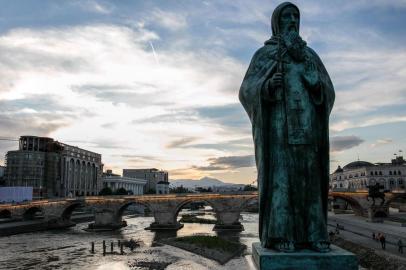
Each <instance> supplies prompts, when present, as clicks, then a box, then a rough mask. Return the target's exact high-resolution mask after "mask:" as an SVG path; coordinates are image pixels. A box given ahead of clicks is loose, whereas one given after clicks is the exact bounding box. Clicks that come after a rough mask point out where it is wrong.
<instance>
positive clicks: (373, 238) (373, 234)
mask: <svg viewBox="0 0 406 270" xmlns="http://www.w3.org/2000/svg"><path fill="white" fill-rule="evenodd" d="M372 240H375V233H374V232H372Z"/></svg>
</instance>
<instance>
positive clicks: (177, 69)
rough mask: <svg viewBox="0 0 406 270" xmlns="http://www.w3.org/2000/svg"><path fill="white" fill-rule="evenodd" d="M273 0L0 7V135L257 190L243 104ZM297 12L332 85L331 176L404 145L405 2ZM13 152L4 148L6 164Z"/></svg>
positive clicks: (4, 144)
mask: <svg viewBox="0 0 406 270" xmlns="http://www.w3.org/2000/svg"><path fill="white" fill-rule="evenodd" d="M280 2H281V1H265V0H258V1H253V0H250V1H246V0H233V1H228V0H227V1H226V0H223V1H221V0H203V1H199V0H176V1H175V0H174V1H167V0H162V1H157V0H151V1H140V0H132V1H130V0H122V1H113V0H111V1H96V0H71V1H47V0H36V1H34V0H25V1H22V0H20V1H16V0H1V7H2V8H1V9H0V114H1V115H0V127H1V129H0V137H1V138H18V137H19V136H20V135H23V134H26V135H37V136H50V137H53V138H55V139H57V140H59V141H62V142H66V143H69V144H72V145H77V146H79V147H82V148H85V149H89V150H92V151H95V152H98V153H101V154H102V155H103V162H104V164H105V168H110V169H113V170H114V171H115V172H117V173H121V170H122V169H123V168H144V167H157V168H161V169H165V170H169V172H170V178H171V179H181V178H192V179H198V178H201V177H203V176H211V177H215V178H218V179H221V180H224V181H226V182H235V183H249V182H252V181H253V180H254V179H255V177H256V176H255V173H256V170H255V167H253V165H254V162H253V144H252V138H251V131H250V123H249V120H248V117H247V116H246V114H245V112H244V110H243V108H242V106H241V105H240V104H239V101H238V97H237V96H238V90H239V86H240V84H241V81H242V78H243V76H244V73H245V71H246V69H247V67H248V64H249V61H250V59H251V56H252V55H253V53H254V52H255V51H256V50H257V49H258V48H259V47H261V46H262V44H263V42H264V41H265V40H266V39H268V38H269V37H270V19H269V18H270V15H271V14H272V11H273V9H274V8H275V7H276V6H277V4H279V3H280ZM295 3H297V5H298V6H299V8H300V9H301V17H302V20H301V35H302V36H303V38H304V39H305V40H306V41H307V43H308V45H309V46H310V47H312V48H313V49H315V50H316V52H317V53H318V54H319V55H320V57H321V58H322V60H323V61H324V63H325V66H326V68H327V70H328V71H329V74H330V76H331V78H332V80H333V83H334V86H335V90H336V103H335V107H334V109H333V112H332V116H331V124H330V136H331V151H332V152H331V169H335V168H336V167H337V165H339V164H340V165H345V164H346V163H348V162H351V161H354V160H356V159H358V157H359V158H360V159H361V160H367V161H370V162H379V161H389V160H390V159H391V158H393V154H394V153H397V152H398V150H400V149H401V150H406V136H405V135H406V106H405V105H406V45H405V44H406V28H405V27H404V26H405V25H406V1H405V0H392V1H384V0H369V1H366V0H356V1H353V0H348V1H343V0H333V1H322V0H307V1H296V2H295ZM16 147H17V143H16V142H13V141H4V140H0V156H1V159H0V163H4V155H5V153H6V152H7V151H8V150H12V149H16Z"/></svg>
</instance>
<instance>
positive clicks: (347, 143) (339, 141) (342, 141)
mask: <svg viewBox="0 0 406 270" xmlns="http://www.w3.org/2000/svg"><path fill="white" fill-rule="evenodd" d="M363 142H364V140H363V139H361V138H359V137H357V136H354V135H353V136H335V137H331V138H330V148H331V149H330V150H331V151H332V152H341V151H344V150H347V149H350V148H353V147H355V146H358V145H360V144H361V143H363Z"/></svg>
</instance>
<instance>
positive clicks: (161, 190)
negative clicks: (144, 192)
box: [156, 181, 169, 194]
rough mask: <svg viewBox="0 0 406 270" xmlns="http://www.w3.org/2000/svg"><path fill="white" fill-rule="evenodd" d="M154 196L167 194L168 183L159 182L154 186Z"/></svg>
mask: <svg viewBox="0 0 406 270" xmlns="http://www.w3.org/2000/svg"><path fill="white" fill-rule="evenodd" d="M156 194H169V182H168V181H166V182H165V181H159V182H158V183H157V184H156Z"/></svg>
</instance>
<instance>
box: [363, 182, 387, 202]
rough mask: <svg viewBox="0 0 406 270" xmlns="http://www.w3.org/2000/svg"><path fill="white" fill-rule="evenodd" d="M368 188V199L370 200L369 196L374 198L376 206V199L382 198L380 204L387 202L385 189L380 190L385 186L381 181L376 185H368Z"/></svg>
mask: <svg viewBox="0 0 406 270" xmlns="http://www.w3.org/2000/svg"><path fill="white" fill-rule="evenodd" d="M367 188H368V196H367V201H369V199H368V198H371V199H372V205H371V206H375V199H376V198H379V199H381V204H380V206H383V204H384V203H385V193H384V192H383V191H380V190H381V189H383V188H385V187H384V186H382V185H381V184H379V183H375V185H369V186H367Z"/></svg>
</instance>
